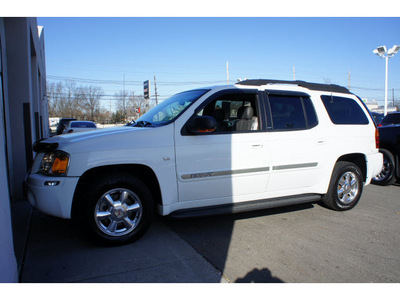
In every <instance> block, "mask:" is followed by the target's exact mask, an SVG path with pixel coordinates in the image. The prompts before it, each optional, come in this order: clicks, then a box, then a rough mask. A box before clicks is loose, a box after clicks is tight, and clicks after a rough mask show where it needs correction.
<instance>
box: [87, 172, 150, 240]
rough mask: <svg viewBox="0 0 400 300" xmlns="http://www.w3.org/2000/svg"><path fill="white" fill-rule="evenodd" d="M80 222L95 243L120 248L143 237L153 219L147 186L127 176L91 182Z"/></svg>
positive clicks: (135, 178)
mask: <svg viewBox="0 0 400 300" xmlns="http://www.w3.org/2000/svg"><path fill="white" fill-rule="evenodd" d="M88 187H90V190H89V191H88V192H87V193H86V195H85V197H84V198H83V199H81V201H84V202H83V205H82V206H81V207H82V210H81V211H80V219H81V220H82V221H83V222H82V223H83V224H84V226H85V229H88V231H89V233H90V234H91V236H93V237H95V238H96V239H97V240H98V241H100V242H103V243H106V244H110V245H119V244H125V243H130V242H133V241H134V240H136V239H137V238H139V237H140V236H142V235H143V233H144V232H145V231H146V230H147V228H148V226H149V225H150V222H151V219H152V216H153V210H154V206H153V199H152V195H151V192H150V191H149V189H148V188H147V186H146V185H145V184H144V183H143V182H142V181H141V180H140V179H138V178H137V177H134V176H132V175H129V174H125V175H124V174H120V175H110V176H108V177H105V178H103V179H102V180H100V181H99V182H97V183H94V182H92V183H91V184H90V185H89V186H88Z"/></svg>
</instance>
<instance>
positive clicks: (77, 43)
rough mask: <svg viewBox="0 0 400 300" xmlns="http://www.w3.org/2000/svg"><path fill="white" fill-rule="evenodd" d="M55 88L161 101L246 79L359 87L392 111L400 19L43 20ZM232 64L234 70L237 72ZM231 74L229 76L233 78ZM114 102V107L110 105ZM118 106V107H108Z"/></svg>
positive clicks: (399, 84) (399, 75) (399, 68)
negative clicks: (90, 88) (63, 85)
mask: <svg viewBox="0 0 400 300" xmlns="http://www.w3.org/2000/svg"><path fill="white" fill-rule="evenodd" d="M38 25H40V26H43V27H44V34H45V52H46V69H47V78H48V81H50V82H52V81H64V80H66V79H71V80H75V81H76V83H77V84H78V85H96V86H101V87H102V88H103V91H104V93H105V96H104V97H103V99H104V100H105V101H103V102H102V103H106V102H107V101H108V100H112V99H114V97H113V96H114V94H115V93H117V92H118V91H121V90H123V89H125V90H126V91H129V92H131V91H133V92H134V93H135V94H136V95H141V94H143V81H145V80H150V82H151V96H152V99H154V77H156V84H157V94H158V99H159V100H162V99H165V98H167V97H169V96H171V95H173V94H175V93H178V92H181V91H184V90H188V89H192V88H198V87H204V86H213V85H222V84H227V82H228V76H229V83H230V84H233V83H235V82H237V79H238V78H241V79H244V78H267V79H282V80H293V79H294V78H295V79H296V80H305V81H312V82H317V83H332V84H339V85H343V86H345V87H349V85H350V90H351V91H352V92H353V93H355V94H357V95H358V96H360V97H361V98H367V99H368V100H378V101H380V102H381V104H383V100H384V87H385V61H384V59H381V58H379V57H377V56H376V55H375V54H373V53H372V51H373V50H374V49H375V48H376V47H378V46H382V45H386V47H387V48H388V49H390V48H391V47H392V46H393V45H400V18H399V17H316V18H315V17H184V18H181V17H47V16H43V17H38ZM227 64H228V68H227ZM228 73H229V75H228ZM388 87H389V103H390V101H391V100H392V97H393V92H394V99H395V100H397V101H400V53H399V54H397V55H395V56H394V57H392V58H390V59H389V82H388ZM107 103H108V102H107ZM107 105H108V104H107Z"/></svg>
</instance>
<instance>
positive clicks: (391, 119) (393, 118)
mask: <svg viewBox="0 0 400 300" xmlns="http://www.w3.org/2000/svg"><path fill="white" fill-rule="evenodd" d="M381 125H382V126H387V125H400V112H393V113H390V114H387V115H386V116H385V117H384V118H383V119H382V121H381Z"/></svg>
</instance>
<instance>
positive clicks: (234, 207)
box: [169, 194, 322, 218]
mask: <svg viewBox="0 0 400 300" xmlns="http://www.w3.org/2000/svg"><path fill="white" fill-rule="evenodd" d="M321 198H322V196H321V195H319V194H303V195H296V196H288V197H281V198H271V199H263V200H255V201H247V202H240V203H229V204H223V205H215V206H206V207H197V208H188V209H181V210H177V211H174V212H172V213H171V214H170V215H169V216H170V217H172V218H190V217H200V216H212V215H223V214H232V213H241V212H246V211H253V210H260V209H267V208H274V207H282V206H288V205H295V204H301V203H309V202H317V201H320V200H321Z"/></svg>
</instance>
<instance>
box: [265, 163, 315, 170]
mask: <svg viewBox="0 0 400 300" xmlns="http://www.w3.org/2000/svg"><path fill="white" fill-rule="evenodd" d="M316 166H318V163H317V162H312V163H306V164H294V165H282V166H273V167H272V170H273V171H278V170H288V169H299V168H311V167H316Z"/></svg>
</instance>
